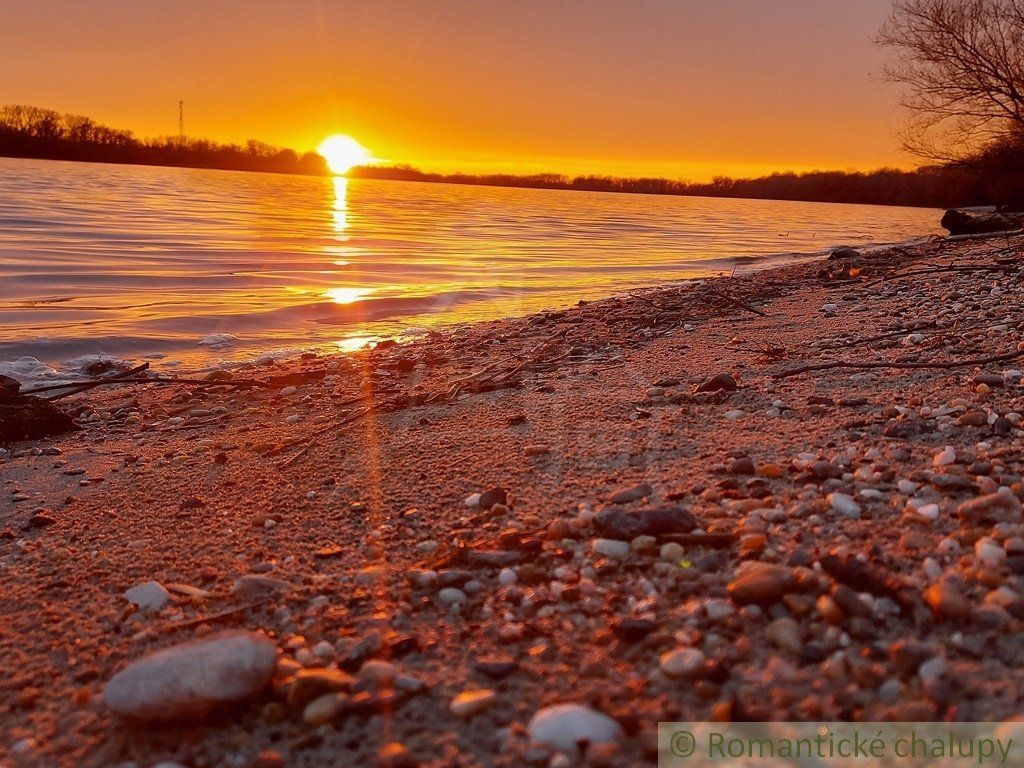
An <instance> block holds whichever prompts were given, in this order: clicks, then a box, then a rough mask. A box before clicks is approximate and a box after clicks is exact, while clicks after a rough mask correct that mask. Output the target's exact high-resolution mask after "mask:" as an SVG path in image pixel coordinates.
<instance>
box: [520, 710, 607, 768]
mask: <svg viewBox="0 0 1024 768" xmlns="http://www.w3.org/2000/svg"><path fill="white" fill-rule="evenodd" d="M527 730H528V732H529V734H530V740H531V741H532V742H534V743H535V744H546V745H547V746H549V747H551V748H553V749H556V750H558V751H560V752H565V753H566V754H569V755H574V756H575V755H576V754H577V753H578V750H579V745H580V743H581V742H586V743H589V744H602V743H606V742H615V741H618V740H619V739H621V738H622V726H620V725H619V724H618V723H617V722H616V721H615V720H613V719H612V718H610V717H608V716H607V715H602V714H601V713H600V712H595V711H594V710H593V709H590V708H589V707H584V706H582V705H581V704H556V705H554V706H552V707H544V709H541V710H539V711H538V712H537V713H536V714H535V715H534V716H533V717H532V718H531V719H530V723H529V725H528V726H527Z"/></svg>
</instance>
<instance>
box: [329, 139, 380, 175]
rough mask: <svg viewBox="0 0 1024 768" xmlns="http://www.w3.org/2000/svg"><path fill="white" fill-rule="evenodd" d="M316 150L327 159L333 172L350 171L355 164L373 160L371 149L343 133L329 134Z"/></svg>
mask: <svg viewBox="0 0 1024 768" xmlns="http://www.w3.org/2000/svg"><path fill="white" fill-rule="evenodd" d="M316 151H317V152H319V153H320V154H321V155H322V156H323V158H324V159H325V160H326V161H327V167H328V168H330V169H331V173H348V172H349V171H350V170H351V169H352V168H353V167H354V166H357V165H361V164H363V163H369V162H372V161H373V155H371V154H370V150H368V149H367V148H366V147H364V146H363V145H362V144H360V143H359V142H358V141H356V140H355V139H353V138H352V137H351V136H346V135H344V134H342V133H336V134H334V135H333V136H328V137H327V138H326V139H324V140H323V141H321V142H320V146H319V147H317V148H316Z"/></svg>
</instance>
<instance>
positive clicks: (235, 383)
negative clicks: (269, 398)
mask: <svg viewBox="0 0 1024 768" xmlns="http://www.w3.org/2000/svg"><path fill="white" fill-rule="evenodd" d="M147 368H149V363H143V364H142V365H140V366H138V367H137V368H132V369H131V370H130V371H125V372H124V373H123V374H119V375H117V376H109V377H107V378H105V379H98V380H95V381H69V382H67V383H65V384H51V385H49V386H45V387H36V388H35V389H30V390H27V391H26V392H24V393H22V394H26V395H34V394H37V393H39V392H52V391H54V390H58V389H68V388H69V387H70V388H71V391H70V392H61V393H60V394H58V395H54V396H53V397H51V398H49V399H50V400H59V399H61V398H62V397H68V396H69V395H77V394H78V393H79V392H84V391H86V390H87V389H93V388H95V387H104V386H107V385H108V384H188V385H190V386H200V387H246V388H248V387H262V388H263V389H274V388H275V386H274V385H273V384H270V383H268V382H266V381H257V380H256V379H184V378H159V379H149V378H130V377H131V376H133V375H134V374H136V373H140V372H142V371H144V370H146V369H147Z"/></svg>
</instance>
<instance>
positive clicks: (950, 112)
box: [878, 0, 1024, 169]
mask: <svg viewBox="0 0 1024 768" xmlns="http://www.w3.org/2000/svg"><path fill="white" fill-rule="evenodd" d="M878 42H879V43H881V44H882V45H884V46H888V47H890V48H892V49H893V50H894V51H895V58H894V60H893V61H892V62H891V63H890V64H889V66H888V67H887V68H886V74H887V76H888V78H889V79H890V80H891V81H893V82H895V83H900V84H902V85H904V86H905V87H906V95H905V97H904V100H903V104H904V106H906V107H907V108H908V109H909V111H910V113H911V118H910V121H909V123H908V125H907V126H906V128H905V130H904V131H903V141H904V146H905V147H906V149H908V150H909V151H910V152H913V153H914V154H916V155H918V156H919V157H924V158H928V159H930V160H940V161H944V162H954V163H962V164H972V165H986V166H988V167H997V166H994V165H992V162H993V161H996V162H998V163H1002V166H1001V167H1002V168H1003V169H1005V167H1006V166H1005V163H1007V162H1008V161H1009V162H1012V163H1014V164H1016V165H1018V166H1020V165H1021V163H1020V160H1021V159H1022V158H1024V151H1022V150H1024V2H1022V1H1021V0H895V2H894V3H893V8H892V12H891V14H890V16H889V19H888V21H887V22H886V23H885V25H884V26H883V27H882V29H881V31H880V33H879V36H878Z"/></svg>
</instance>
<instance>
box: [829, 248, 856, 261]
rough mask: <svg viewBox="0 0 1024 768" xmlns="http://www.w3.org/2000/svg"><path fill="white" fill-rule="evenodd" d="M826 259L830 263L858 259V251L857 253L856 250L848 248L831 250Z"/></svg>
mask: <svg viewBox="0 0 1024 768" xmlns="http://www.w3.org/2000/svg"><path fill="white" fill-rule="evenodd" d="M828 258H829V260H830V261H841V260H843V259H859V258H860V251H858V250H857V249H856V248H848V247H846V246H842V247H839V248H836V249H835V250H833V251H832V253H830V254H829V256H828Z"/></svg>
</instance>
